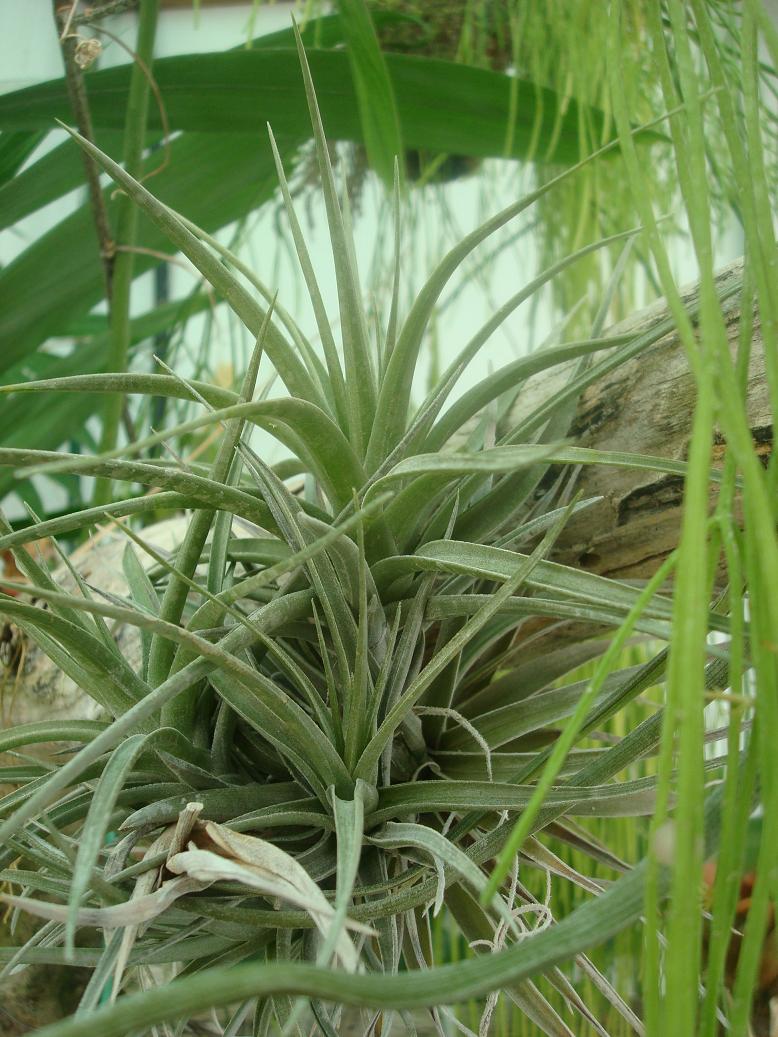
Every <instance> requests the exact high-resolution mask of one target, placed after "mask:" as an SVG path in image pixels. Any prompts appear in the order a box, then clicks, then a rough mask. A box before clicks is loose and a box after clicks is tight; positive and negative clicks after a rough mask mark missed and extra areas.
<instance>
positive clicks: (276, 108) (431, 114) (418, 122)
mask: <svg viewBox="0 0 778 1037" xmlns="http://www.w3.org/2000/svg"><path fill="white" fill-rule="evenodd" d="M307 54H308V60H309V62H310V65H311V72H312V75H313V79H314V82H315V83H316V95H317V97H318V99H319V105H320V107H321V110H322V117H323V121H324V128H325V130H326V132H327V136H328V138H329V139H330V140H359V141H364V138H363V130H362V123H361V115H360V109H359V104H358V101H357V97H356V94H355V91H354V86H353V82H352V77H351V72H350V62H349V56H348V54H347V53H346V52H345V51H343V50H316V49H307ZM384 59H385V61H386V66H387V69H388V71H389V77H390V80H391V84H392V87H393V89H394V95H395V100H396V103H397V111H398V115H399V122H400V127H401V131H402V135H403V144H404V145H405V147H410V148H422V149H424V150H425V151H432V152H447V153H454V154H465V155H475V156H480V157H488V156H494V157H513V158H521V157H525V156H526V155H527V153H528V150H529V146H530V143H531V138H532V135H533V130H534V125H535V120H536V118H537V117H538V115H539V118H540V123H541V127H540V139H541V141H542V143H543V145H549V144H551V139H552V133H553V132H554V124H555V122H556V120H557V117H558V116H559V121H560V125H559V132H558V133H557V134H556V140H555V147H552V149H551V150H552V155H550V156H549V158H551V157H553V158H554V159H555V160H556V161H559V162H571V161H576V160H577V159H578V158H579V138H578V132H577V123H578V119H579V118H580V116H581V114H582V112H581V110H580V109H579V107H578V106H577V105H576V103H575V101H573V100H570V99H566V100H565V109H564V111H563V112H560V104H559V97H558V96H557V95H556V94H555V93H554V92H553V91H552V90H548V89H546V90H541V91H540V92H539V94H538V95H537V97H536V100H535V104H534V105H532V104H527V105H525V106H521V108H520V109H519V111H518V112H516V124H515V127H514V139H513V147H512V149H511V152H510V155H508V156H505V155H504V144H505V125H506V121H507V118H508V113H509V105H510V87H511V79H512V77H511V76H508V75H505V74H504V73H501V72H492V71H489V70H487V69H481V68H474V67H472V66H469V65H464V64H455V63H453V62H448V61H441V60H436V59H428V58H427V59H424V58H416V57H409V56H407V55H404V54H385V55H384ZM154 77H155V79H156V81H157V84H158V86H159V90H160V92H161V94H162V96H163V97H164V99H165V108H166V111H167V115H168V119H169V121H170V126H171V129H172V130H188V131H194V132H203V131H206V132H211V133H226V132H230V133H251V134H257V133H262V132H264V128H265V125H266V123H268V122H270V123H271V124H272V125H273V131H274V133H275V134H276V136H282V137H284V138H286V139H289V138H297V139H300V137H302V138H308V137H309V136H310V122H309V119H308V112H307V106H306V102H305V94H304V90H303V85H302V82H301V80H300V66H299V63H298V60H297V54H296V51H295V49H294V48H293V47H276V48H272V49H267V50H265V49H264V48H263V49H258V48H255V49H252V50H247V49H240V50H234V51H227V52H225V53H212V54H191V55H182V56H178V57H172V58H161V59H159V60H157V61H155V62H154ZM128 81H129V75H128V68H127V66H126V65H125V66H119V67H117V68H112V69H104V70H102V71H98V72H92V73H91V74H90V75H89V77H88V82H89V101H90V107H91V110H92V118H93V122H94V125H95V128H96V129H97V130H98V131H99V130H100V129H113V130H117V129H120V128H121V127H122V125H123V118H124V108H125V104H126V97H127V88H128ZM267 84H272V89H268V87H267ZM531 94H532V95H533V96H534V95H535V91H534V90H533V91H532V92H531ZM529 96H530V91H529V90H528V91H527V97H528V98H529ZM536 106H537V107H536ZM586 117H587V118H588V119H591V120H592V122H593V123H594V124H595V125H597V126H598V127H599V129H598V130H596V131H595V132H594V134H593V136H594V138H595V139H601V138H602V130H601V128H602V124H603V116H602V113H601V112H598V111H597V110H595V109H591V108H590V109H588V110H586ZM53 118H60V119H65V120H67V119H68V118H70V108H69V103H68V99H67V93H66V90H65V86H64V82H63V80H61V79H60V80H52V81H50V82H48V83H41V84H40V85H37V86H33V87H27V88H25V89H24V90H19V91H16V92H14V93H10V94H5V95H4V96H3V97H2V99H0V129H27V130H32V129H45V130H49V129H51V128H52V125H51V123H52V119H53ZM149 127H150V129H152V130H160V129H161V128H162V127H161V125H160V119H159V113H158V112H156V111H155V110H154V109H153V108H152V109H151V110H150V111H149ZM198 222H199V221H198Z"/></svg>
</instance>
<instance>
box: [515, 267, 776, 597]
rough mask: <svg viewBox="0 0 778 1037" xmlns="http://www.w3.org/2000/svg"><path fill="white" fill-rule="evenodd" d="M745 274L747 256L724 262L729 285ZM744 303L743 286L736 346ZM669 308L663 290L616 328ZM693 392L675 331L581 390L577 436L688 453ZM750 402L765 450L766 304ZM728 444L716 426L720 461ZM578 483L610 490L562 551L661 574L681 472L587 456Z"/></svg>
mask: <svg viewBox="0 0 778 1037" xmlns="http://www.w3.org/2000/svg"><path fill="white" fill-rule="evenodd" d="M741 277H742V262H741V261H738V262H737V263H733V264H732V265H731V266H729V267H727V268H726V270H724V271H722V273H721V274H720V275H719V278H718V282H719V285H720V287H722V288H724V287H728V286H730V285H733V284H737V283H738V282H739V280H740V279H741ZM695 299H696V289H693V290H692V291H691V292H689V293H687V294H686V300H687V302H688V303H690V304H691V303H692V302H694V300H695ZM739 304H740V299H739V297H738V295H737V294H735V295H734V296H733V297H731V298H730V299H729V304H728V305H725V316H726V327H727V337H728V340H729V345H730V349H731V350H732V353H733V356H734V355H735V353H736V351H737V348H738V339H739V335H740V310H739ZM668 317H669V310H668V308H667V305H666V304H665V303H664V300H662V301H660V302H659V303H657V304H656V305H654V306H652V307H650V308H649V309H647V310H644V311H642V312H641V313H638V314H636V315H634V316H633V317H631V318H630V319H629V320H627V321H625V322H623V323H622V324H620V325H618V326H616V327H614V328H612V329H611V334H622V333H624V332H627V331H630V332H632V331H643V330H649V329H651V328H653V327H656V326H657V325H658V324H659V323H660V322H662V321H664V320H666V319H667V318H668ZM537 391H538V392H540V393H541V394H542V396H543V397H544V398H547V397H548V395H549V394H550V393H551V392H552V391H553V386H552V385H551V384H550V383H549V381H544V382H542V383H541V384H540V385H539V387H538V390H537ZM695 395H696V392H695V383H694V377H693V375H692V373H691V371H690V369H689V365H688V363H687V360H686V356H685V353H684V350H683V348H682V346H681V343H680V341H679V338H678V335H677V334H676V333H675V332H673V333H670V334H668V335H666V336H665V337H664V338H663V339H661V340H660V341H659V342H657V343H656V345H654V346H653V347H651V348H650V349H649V350H648V351H646V352H645V353H643V354H641V355H640V356H639V357H637V358H636V359H634V360H631V361H629V362H628V363H627V364H624V365H623V366H622V367H619V368H617V369H616V370H615V371H614V372H612V373H611V374H610V375H608V376H606V377H605V378H603V379H601V380H600V381H598V382H596V383H595V384H594V385H592V386H590V387H589V388H588V389H587V390H586V391H585V392H584V393H583V395H582V397H581V399H580V401H579V404H578V408H577V412H576V416H575V420H574V422H573V429H572V434H573V436H574V438H575V441H576V445H578V446H586V447H592V448H595V449H598V448H599V449H602V450H616V451H629V452H632V453H639V454H653V455H657V456H660V457H666V458H670V459H672V460H679V461H682V460H686V457H687V453H688V447H689V440H690V438H691V427H692V417H693V413H694V404H695ZM525 406H526V403H525V404H522V409H523V407H525ZM746 407H747V412H748V419H749V424H750V427H751V431H752V435H753V437H754V445H755V449H756V450H757V452H758V453H759V454H760V455H761V456H762V457H763V458H765V459H766V458H767V456H768V455H769V453H770V451H771V449H772V441H773V428H772V414H771V409H770V399H769V393H768V385H767V377H766V373H765V356H764V346H763V342H762V332H761V324H760V322H759V316H758V313H756V314H755V315H754V325H753V334H752V338H751V353H750V363H749V372H748V387H747V393H746ZM725 450H726V445H725V443H724V442H723V439H722V437H721V436H720V435H719V434H718V433H716V434H715V438H714V445H713V463H714V465H716V466H718V465H719V464H720V463H721V461H722V460H723V456H724V452H725ZM577 487H578V489H580V491H581V494H582V496H583V497H585V498H586V497H594V496H602V500H601V501H600V502H599V503H598V504H595V505H593V506H592V507H590V508H587V509H586V510H584V511H582V512H580V513H579V514H578V515H574V516H573V518H572V519H571V521H570V522H569V524H568V525H567V527H566V528H565V530H564V531H563V533H562V536H561V537H560V540H559V543H558V547H557V552H556V557H557V558H558V560H559V561H563V562H565V563H566V564H567V565H574V566H578V567H581V568H583V569H588V570H589V571H591V572H596V573H600V574H603V575H607V576H612V577H614V578H616V579H646V578H648V577H650V576H651V575H653V573H654V572H656V570H657V569H658V567H659V565H660V564H661V562H662V561H663V560H664V559H665V558H666V557H667V555H668V554H669V553H670V552H671V551H672V550H673V549H674V548H675V547H676V546H677V544H678V536H679V531H680V522H681V507H682V497H683V479H682V478H681V477H679V476H675V475H666V474H662V473H659V472H649V471H639V470H635V469H631V468H611V467H605V466H603V465H584V466H583V468H582V471H581V476H580V480H579V482H578V484H577ZM716 497H717V489H716V485H715V484H711V505H713V504H714V502H715V500H716Z"/></svg>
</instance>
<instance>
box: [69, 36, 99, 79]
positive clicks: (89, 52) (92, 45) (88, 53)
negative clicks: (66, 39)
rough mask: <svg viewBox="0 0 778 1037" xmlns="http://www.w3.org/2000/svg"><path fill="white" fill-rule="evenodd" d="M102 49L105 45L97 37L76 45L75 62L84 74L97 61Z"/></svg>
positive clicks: (80, 41) (81, 41)
mask: <svg viewBox="0 0 778 1037" xmlns="http://www.w3.org/2000/svg"><path fill="white" fill-rule="evenodd" d="M102 49H103V45H102V43H101V42H100V40H98V39H97V37H92V38H91V39H83V40H81V39H80V40H79V41H78V43H77V44H76V49H75V52H74V54H73V60H74V61H75V63H76V64H77V65H78V67H79V68H80V69H81V70H82V72H83V71H84V70H86V69H88V68H89V66H90V65H91V64H92V63H93V62H94V61H95V60H96V58H97V57H98V55H99V54H100V52H101V51H102Z"/></svg>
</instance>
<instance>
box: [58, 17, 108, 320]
mask: <svg viewBox="0 0 778 1037" xmlns="http://www.w3.org/2000/svg"><path fill="white" fill-rule="evenodd" d="M53 3H54V19H55V21H56V24H57V28H58V30H59V32H60V33H61V38H60V47H61V48H62V58H63V61H64V64H65V82H66V84H67V90H68V97H69V98H70V106H71V108H72V109H73V115H74V117H75V120H76V126H77V127H78V132H79V133H80V134H81V136H82V137H84V138H85V139H86V140H88V141H89V142H90V143H92V144H94V143H95V138H94V129H93V127H92V116H91V114H90V111H89V101H88V99H87V94H86V86H85V84H84V76H83V72H82V71H81V68H80V67H79V65H78V61H77V59H76V52H77V49H78V46H79V41H78V39H77V38H76V37H75V36H73V35H72V34H71V33H70V32H69V31H68V30H69V27H70V24H71V23H72V22H73V21H74V20H75V19H74V14H75V10H76V7H77V3H73V4H68V5H67V6H66V7H64V8H63V7H62V5H61V4H60V3H59V0H53ZM81 158H82V161H83V163H84V173H85V176H86V182H87V188H88V190H89V204H90V206H91V209H92V219H93V222H94V225H95V231H96V233H97V243H98V248H99V251H100V259H101V261H102V265H103V277H104V280H105V295H106V298H107V299H108V301H109V302H110V299H111V287H112V280H113V260H114V255H115V253H116V246H115V243H114V239H113V235H112V233H111V226H110V223H109V221H108V210H107V209H106V206H105V199H104V198H103V192H102V188H101V187H100V171H99V169H98V167H97V163H96V162H95V160H94V159H93V158H92V157H91V156H90V155H88V154H87V153H86V152H85V151H83V150H82V152H81Z"/></svg>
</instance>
